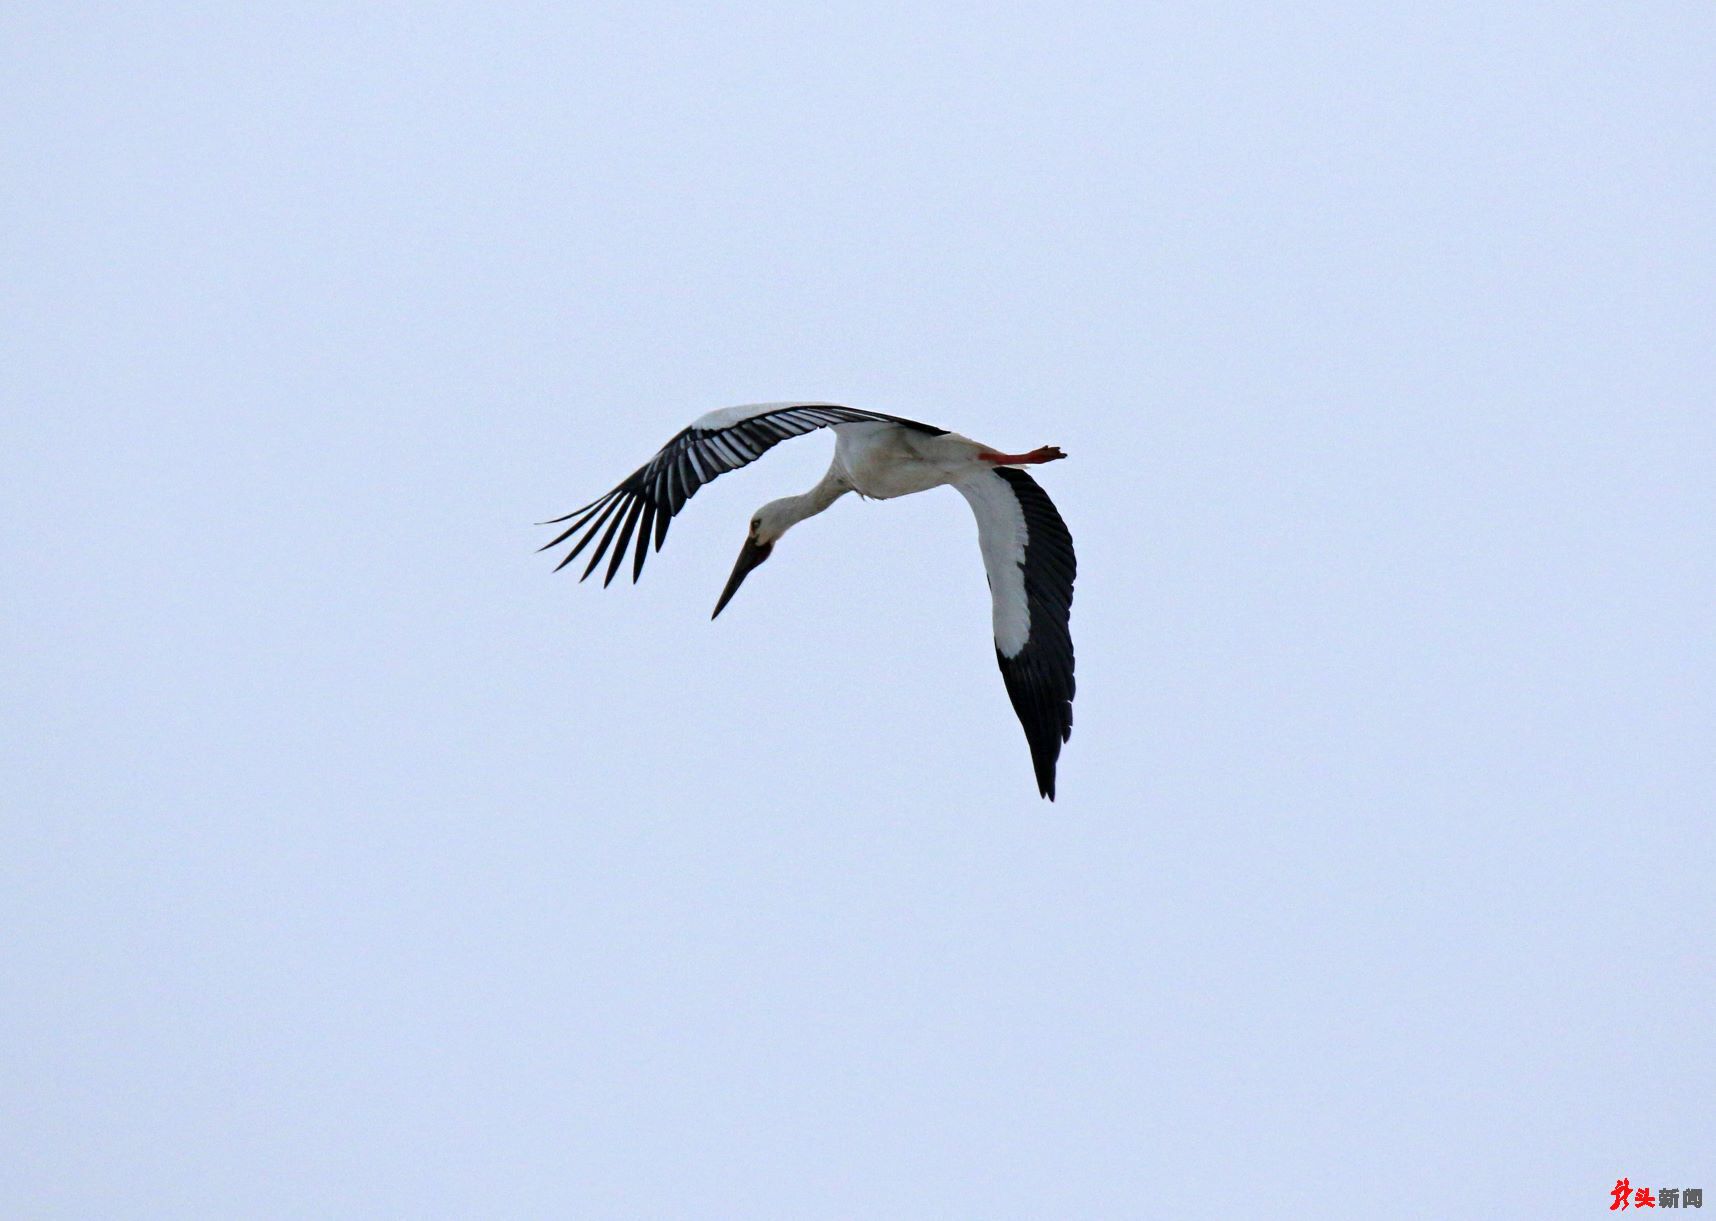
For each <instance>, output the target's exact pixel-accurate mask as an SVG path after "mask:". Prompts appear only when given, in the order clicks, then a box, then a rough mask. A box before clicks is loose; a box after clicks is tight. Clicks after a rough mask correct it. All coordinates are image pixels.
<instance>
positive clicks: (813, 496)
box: [784, 471, 852, 525]
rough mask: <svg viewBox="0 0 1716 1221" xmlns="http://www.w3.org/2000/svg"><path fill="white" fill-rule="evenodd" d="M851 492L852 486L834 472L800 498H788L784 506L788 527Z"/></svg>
mask: <svg viewBox="0 0 1716 1221" xmlns="http://www.w3.org/2000/svg"><path fill="white" fill-rule="evenodd" d="M851 490H852V485H851V484H849V483H847V482H846V480H844V479H843V478H841V477H840V476H839V475H838V474H836V473H835V472H834V471H829V472H828V474H826V475H824V476H823V477H822V481H821V482H820V483H818V484H817V485H816V486H815V487H813V488H811V489H810V491H808V492H806V493H804V495H802V496H789V497H787V498H786V503H785V505H784V507H785V509H786V511H787V516H788V517H789V518H790V519H791V520H790V522H789V524H790V525H797V524H798V523H799V522H801V521H803V520H804V519H805V518H807V517H815V516H816V515H817V514H818V513H820V512H822V511H823V510H824V509H826V508H827V507H828V506H829V505H831V504H833V503H834V502H835V501H837V500H839V499H840V498H841V497H842V496H844V495H846V493H848V492H850V491H851Z"/></svg>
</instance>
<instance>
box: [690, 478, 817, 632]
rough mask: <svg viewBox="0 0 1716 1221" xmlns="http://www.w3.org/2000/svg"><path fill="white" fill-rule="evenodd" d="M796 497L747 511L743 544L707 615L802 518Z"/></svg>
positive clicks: (724, 601) (721, 605) (717, 608)
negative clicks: (752, 511)
mask: <svg viewBox="0 0 1716 1221" xmlns="http://www.w3.org/2000/svg"><path fill="white" fill-rule="evenodd" d="M799 500H800V498H799V497H796V496H788V497H786V498H785V499H783V500H771V501H769V503H768V504H766V505H764V506H763V507H762V508H760V509H758V510H757V511H756V512H755V513H754V514H752V515H751V526H750V529H749V530H748V531H747V532H746V534H745V545H744V546H743V547H741V548H740V549H739V560H738V562H737V563H736V564H734V565H733V575H732V576H730V577H728V578H727V588H726V589H723V590H722V591H721V599H720V601H718V602H716V603H715V614H714V615H710V616H709V617H710V618H711V619H713V618H715V615H719V614H720V613H721V611H722V610H723V609H724V608H725V607H726V605H727V603H728V602H730V601H731V600H732V598H733V595H734V594H736V593H738V592H739V586H740V585H742V584H744V582H745V578H746V577H747V576H749V575H750V573H751V570H752V569H753V568H756V567H757V566H758V565H759V564H761V563H762V562H763V561H764V560H766V559H768V558H769V555H770V554H771V553H772V552H773V551H774V549H775V543H776V542H778V541H779V540H780V537H781V535H783V534H785V533H786V532H787V531H788V530H790V529H792V527H793V526H795V525H797V524H798V523H799V522H800V521H801V520H803V514H802V513H800V512H797V511H796V510H797V509H798V508H799V507H800V506H799Z"/></svg>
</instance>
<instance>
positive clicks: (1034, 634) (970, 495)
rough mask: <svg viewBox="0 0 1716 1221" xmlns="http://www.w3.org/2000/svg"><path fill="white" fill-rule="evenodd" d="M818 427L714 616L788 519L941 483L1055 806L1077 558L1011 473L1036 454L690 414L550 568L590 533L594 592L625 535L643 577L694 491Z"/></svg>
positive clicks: (1058, 524)
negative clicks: (803, 472)
mask: <svg viewBox="0 0 1716 1221" xmlns="http://www.w3.org/2000/svg"><path fill="white" fill-rule="evenodd" d="M818 428H832V429H833V430H834V433H835V438H836V442H835V449H834V459H833V461H832V462H831V463H830V464H829V468H828V471H827V473H826V474H825V475H823V477H822V478H821V480H819V481H818V482H817V484H816V486H815V487H813V488H811V489H810V490H809V491H808V492H805V493H803V494H801V495H797V496H786V497H782V498H781V499H779V500H773V501H770V502H769V503H768V504H766V505H764V506H763V507H762V508H760V509H758V510H757V512H756V514H755V515H754V516H753V517H752V519H751V525H750V530H749V532H748V533H747V535H746V539H745V546H744V549H743V550H742V551H741V552H740V554H739V561H738V563H737V564H736V565H735V566H734V569H733V575H732V577H731V578H730V579H729V581H728V583H727V588H726V589H725V590H724V591H723V592H722V594H721V598H720V600H719V601H718V602H717V603H716V606H715V614H716V615H719V614H720V613H721V610H722V608H724V607H725V606H726V605H727V602H728V600H729V599H731V598H732V596H733V594H734V593H735V592H736V591H737V590H738V588H739V585H740V583H741V582H742V581H743V580H744V579H745V576H746V575H747V574H748V573H750V572H751V571H752V570H753V569H754V568H756V567H757V566H758V565H759V564H761V563H762V562H763V561H764V560H766V559H767V558H768V557H769V555H770V554H771V553H772V552H773V550H774V545H775V543H776V542H777V541H778V540H779V539H780V538H781V536H782V535H784V534H785V533H786V532H787V531H788V530H790V529H791V528H792V527H793V526H794V525H796V524H797V523H799V522H801V521H804V520H805V519H807V518H809V517H812V516H814V515H816V514H818V513H821V512H823V511H824V510H826V509H827V508H828V507H829V506H830V505H832V504H833V503H834V502H835V501H837V500H839V499H840V498H841V497H842V496H844V495H845V494H846V493H848V492H856V493H858V495H859V496H861V497H864V498H866V499H871V500H892V499H894V498H896V497H899V496H910V495H912V494H914V493H916V492H924V491H928V490H929V489H931V488H936V487H941V486H943V485H951V486H952V487H954V488H955V489H956V490H958V491H959V492H960V493H961V494H962V495H963V496H964V497H965V499H966V500H967V502H969V503H970V505H971V509H972V512H973V514H974V515H975V516H976V518H977V525H978V543H979V548H980V550H981V551H982V554H983V562H984V570H985V572H986V574H987V575H988V578H989V588H990V593H991V599H992V602H993V606H994V635H995V655H996V660H997V661H998V662H999V664H1000V667H1001V673H1002V677H1003V679H1004V680H1005V682H1006V685H1007V693H1008V695H1009V696H1010V697H1011V699H1012V702H1013V707H1014V711H1015V712H1017V713H1018V715H1019V720H1020V722H1021V723H1022V724H1023V726H1024V728H1025V737H1026V739H1027V741H1028V742H1029V743H1030V747H1031V758H1032V763H1033V766H1034V768H1035V771H1036V774H1037V785H1038V789H1039V791H1040V792H1041V793H1042V795H1043V796H1045V797H1048V798H1050V799H1051V800H1052V799H1053V798H1054V793H1055V763H1056V760H1057V759H1058V758H1059V755H1060V748H1061V744H1062V743H1063V742H1065V741H1066V740H1067V739H1068V738H1069V737H1070V736H1071V735H1072V699H1073V692H1074V682H1073V649H1072V638H1071V635H1070V634H1069V632H1068V619H1069V615H1070V609H1071V606H1072V587H1073V578H1074V575H1075V572H1076V561H1075V559H1074V556H1073V549H1072V537H1071V535H1069V534H1068V532H1067V529H1066V526H1065V524H1064V523H1063V522H1062V521H1061V519H1060V514H1059V513H1057V512H1056V511H1055V507H1054V505H1053V504H1052V503H1051V502H1050V500H1049V498H1048V496H1047V494H1046V493H1044V492H1043V490H1042V489H1041V488H1040V487H1038V486H1037V484H1036V482H1035V481H1034V480H1033V479H1032V478H1031V477H1030V476H1029V475H1027V474H1025V473H1024V471H1022V470H1020V469H1018V468H1019V467H1021V466H1025V465H1030V464H1035V463H1042V462H1052V461H1055V460H1056V459H1058V458H1063V457H1065V456H1066V455H1064V454H1063V453H1061V451H1060V450H1058V449H1053V448H1050V447H1043V448H1041V449H1037V450H1033V451H1031V452H1030V453H1028V454H1005V453H1000V452H998V451H996V450H993V449H990V448H989V447H987V446H984V445H981V444H979V443H978V442H976V441H973V440H971V439H970V438H969V437H962V436H960V435H959V434H957V433H952V432H948V431H946V430H944V429H939V428H935V427H933V426H931V425H928V424H920V423H918V422H916V421H914V420H905V419H901V418H899V417H897V416H888V415H882V414H880V413H877V412H869V411H860V410H857V409H854V408H850V407H841V406H837V405H835V404H831V403H764V404H758V405H755V406H748V407H727V408H723V409H721V410H719V411H712V412H709V413H708V414H706V415H704V416H702V417H700V418H699V419H698V420H696V421H695V422H694V423H693V424H692V425H691V426H690V427H689V428H687V429H685V430H684V431H682V432H681V433H679V434H678V435H677V436H675V437H674V438H673V440H671V441H669V442H668V443H667V445H665V446H663V447H662V449H661V451H660V452H659V453H657V454H656V456H655V457H654V458H653V459H651V460H650V462H648V463H646V464H645V465H644V466H643V467H641V468H639V469H638V470H637V471H636V472H634V473H633V474H632V476H631V478H629V479H627V480H626V481H625V482H624V483H622V484H621V485H620V486H619V487H617V488H615V489H614V490H613V491H612V492H610V493H608V495H606V496H604V497H602V498H601V499H600V500H597V501H595V502H593V503H591V504H589V505H586V506H585V507H584V508H582V509H579V510H577V511H576V512H574V513H569V514H567V515H566V516H565V517H562V518H557V519H556V521H558V522H567V521H570V522H571V523H572V524H571V525H570V526H568V527H567V528H566V530H565V531H564V532H562V533H561V534H560V535H559V536H558V537H557V538H555V539H554V540H553V541H552V542H550V543H549V544H547V545H548V546H549V547H552V546H555V545H556V544H558V543H561V542H564V541H565V540H566V539H568V538H570V537H571V536H572V535H574V534H576V533H578V532H580V531H582V532H583V535H582V537H581V538H580V539H579V540H578V542H577V543H576V544H575V545H574V546H573V548H572V550H571V552H570V553H569V554H568V555H567V556H566V558H565V559H563V560H562V561H561V563H560V566H561V567H564V566H565V565H566V564H568V563H570V562H571V561H572V559H573V558H574V557H575V556H577V555H578V553H579V552H581V551H582V550H584V548H585V547H586V546H588V545H589V544H590V543H591V542H592V541H593V540H595V539H596V538H597V536H598V535H600V539H601V541H600V542H599V543H598V544H597V546H596V548H595V550H594V552H593V553H592V554H591V558H590V561H589V564H588V566H587V567H586V568H585V570H584V576H586V577H588V576H589V575H590V574H591V573H592V572H593V571H594V570H595V569H596V566H597V565H598V564H599V563H600V561H601V559H602V557H603V555H604V554H606V553H607V552H608V550H609V547H610V545H611V544H614V543H615V541H616V539H617V543H618V545H617V546H614V547H613V556H612V559H611V560H610V561H609V564H608V571H607V576H606V580H605V581H604V584H605V583H607V582H608V581H612V580H613V578H614V575H615V573H616V572H618V570H619V567H620V564H621V562H622V561H623V559H624V556H625V553H626V550H627V547H628V545H629V544H630V543H631V540H632V536H633V534H634V532H635V533H636V535H637V548H636V552H635V555H634V558H633V563H632V579H633V580H634V581H635V580H637V578H638V575H639V574H640V573H641V572H642V571H643V564H644V557H645V555H646V554H647V549H648V543H649V539H650V536H651V533H652V531H653V534H654V537H655V546H656V549H657V550H660V548H661V544H662V540H663V539H665V538H666V536H667V527H668V523H669V521H670V520H671V518H672V517H673V516H674V514H676V513H677V512H678V511H679V510H680V508H682V507H683V506H684V503H685V501H686V500H689V499H690V498H691V496H692V495H694V494H695V493H696V491H697V489H698V488H699V487H701V486H702V484H704V483H707V482H708V481H709V480H710V479H713V478H715V477H716V476H718V475H721V474H723V473H725V472H726V471H730V470H735V469H737V468H738V467H741V466H745V465H747V464H749V463H750V462H753V461H755V460H756V459H757V458H758V457H760V456H761V454H762V453H763V452H764V451H766V450H768V449H769V448H771V447H773V446H774V445H776V444H778V443H779V442H780V441H783V440H786V439H787V438H788V437H792V436H798V435H801V434H803V433H806V432H810V431H813V430H815V429H818Z"/></svg>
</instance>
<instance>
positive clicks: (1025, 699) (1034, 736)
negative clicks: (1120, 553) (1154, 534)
mask: <svg viewBox="0 0 1716 1221" xmlns="http://www.w3.org/2000/svg"><path fill="white" fill-rule="evenodd" d="M954 487H956V488H958V489H959V491H960V494H961V495H963V496H964V497H965V499H966V500H968V501H970V502H971V511H972V512H973V513H974V514H976V516H977V541H978V545H979V546H980V547H981V548H982V549H983V567H984V570H985V571H986V572H987V573H988V575H989V596H990V598H991V599H992V600H993V602H994V604H995V660H996V661H997V662H999V663H1000V665H1001V677H1002V679H1003V681H1005V682H1006V684H1007V694H1008V696H1009V697H1010V698H1011V699H1012V701H1013V711H1015V712H1017V713H1018V714H1019V723H1020V724H1021V725H1023V726H1024V727H1025V740H1026V741H1027V742H1029V743H1030V745H1031V764H1032V766H1033V767H1034V768H1035V770H1036V773H1037V790H1038V791H1039V792H1040V793H1042V795H1043V796H1044V797H1047V798H1048V799H1049V800H1050V801H1053V800H1054V799H1055V761H1056V760H1057V759H1059V758H1060V754H1061V743H1063V742H1065V741H1066V740H1067V739H1069V738H1071V737H1072V701H1073V691H1074V689H1075V684H1074V683H1073V644H1072V634H1071V632H1070V630H1069V627H1068V624H1069V621H1070V619H1071V615H1072V599H1073V578H1074V577H1075V576H1076V575H1077V572H1078V562H1077V560H1076V559H1075V558H1074V556H1073V543H1072V535H1071V534H1070V533H1068V532H1067V527H1066V523H1065V522H1063V521H1062V520H1061V515H1060V514H1059V513H1057V512H1056V511H1055V506H1054V502H1053V501H1051V500H1050V499H1049V497H1048V493H1046V492H1044V491H1043V489H1042V488H1040V487H1038V486H1037V481H1036V480H1034V479H1032V478H1031V477H1030V476H1029V475H1027V474H1026V473H1025V472H1024V471H1022V470H1019V469H1018V468H1017V467H1000V466H998V467H996V468H995V469H994V470H989V471H983V472H981V473H979V474H977V475H974V476H972V477H971V478H969V479H963V480H960V481H959V482H958V483H956V484H954Z"/></svg>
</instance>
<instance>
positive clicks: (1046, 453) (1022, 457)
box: [977, 445, 1066, 466]
mask: <svg viewBox="0 0 1716 1221" xmlns="http://www.w3.org/2000/svg"><path fill="white" fill-rule="evenodd" d="M977 457H978V459H979V460H980V461H983V462H993V463H994V464H995V465H996V466H1028V465H1030V464H1032V463H1036V462H1055V461H1058V460H1059V459H1061V458H1064V457H1066V455H1065V454H1063V453H1062V452H1061V447H1060V446H1058V445H1042V446H1038V447H1037V448H1036V449H1033V450H1032V451H1031V452H1030V453H1028V454H991V453H981V454H978V455H977Z"/></svg>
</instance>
